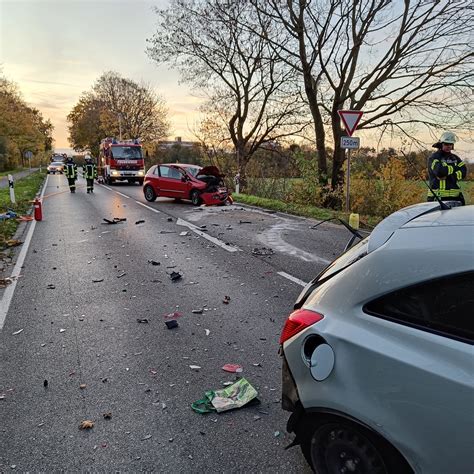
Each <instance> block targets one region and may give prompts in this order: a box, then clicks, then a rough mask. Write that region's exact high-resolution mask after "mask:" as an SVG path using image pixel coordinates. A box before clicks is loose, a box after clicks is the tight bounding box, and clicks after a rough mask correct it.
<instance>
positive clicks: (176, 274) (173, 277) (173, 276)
mask: <svg viewBox="0 0 474 474" xmlns="http://www.w3.org/2000/svg"><path fill="white" fill-rule="evenodd" d="M182 277H183V275H181V273H179V272H171V274H170V278H171V281H178V280H180V279H181V278H182Z"/></svg>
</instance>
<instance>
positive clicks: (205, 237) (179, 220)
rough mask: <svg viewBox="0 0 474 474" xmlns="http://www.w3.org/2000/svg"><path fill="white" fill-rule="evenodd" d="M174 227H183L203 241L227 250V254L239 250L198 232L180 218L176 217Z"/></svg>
mask: <svg viewBox="0 0 474 474" xmlns="http://www.w3.org/2000/svg"><path fill="white" fill-rule="evenodd" d="M176 225H181V226H184V227H187V228H188V229H191V230H192V231H193V232H194V233H195V234H197V235H199V236H201V237H203V238H204V239H207V240H209V241H210V242H212V243H213V244H216V245H218V246H219V247H222V248H223V249H224V250H227V252H239V251H240V249H239V248H238V247H235V246H233V245H232V246H231V245H226V243H225V242H222V240H219V239H216V238H215V237H211V236H210V235H207V234H206V233H205V232H203V231H201V230H199V229H198V228H197V227H196V226H195V225H194V224H191V222H187V221H185V220H183V219H181V218H179V217H178V220H177V221H176Z"/></svg>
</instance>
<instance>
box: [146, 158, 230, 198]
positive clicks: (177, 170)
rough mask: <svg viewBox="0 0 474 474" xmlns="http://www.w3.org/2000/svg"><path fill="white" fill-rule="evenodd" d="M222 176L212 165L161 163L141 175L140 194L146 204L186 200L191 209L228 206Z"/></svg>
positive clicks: (226, 191)
mask: <svg viewBox="0 0 474 474" xmlns="http://www.w3.org/2000/svg"><path fill="white" fill-rule="evenodd" d="M223 177H224V175H223V174H221V172H220V171H219V169H218V168H217V167H216V166H205V167H204V168H202V167H201V166H197V165H185V164H182V163H165V164H162V165H154V166H152V167H151V168H150V169H149V170H148V172H147V174H146V175H145V181H144V183H143V194H144V195H145V199H146V200H147V201H150V202H152V201H154V200H155V199H156V198H157V197H170V198H175V199H189V200H191V202H192V203H193V204H194V205H195V206H199V205H200V204H202V203H204V204H207V205H208V206H209V205H215V204H225V203H226V202H230V203H232V202H233V201H232V197H231V196H230V192H229V190H228V189H227V187H226V185H225V184H224V181H223V179H222V178H223Z"/></svg>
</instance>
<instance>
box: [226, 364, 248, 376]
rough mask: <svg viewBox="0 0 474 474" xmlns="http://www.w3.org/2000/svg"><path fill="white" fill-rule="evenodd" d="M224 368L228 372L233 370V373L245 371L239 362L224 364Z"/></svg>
mask: <svg viewBox="0 0 474 474" xmlns="http://www.w3.org/2000/svg"><path fill="white" fill-rule="evenodd" d="M222 370H225V371H226V372H231V373H234V374H235V373H237V374H238V373H240V372H243V370H244V369H243V368H242V366H241V365H239V364H225V365H224V366H222Z"/></svg>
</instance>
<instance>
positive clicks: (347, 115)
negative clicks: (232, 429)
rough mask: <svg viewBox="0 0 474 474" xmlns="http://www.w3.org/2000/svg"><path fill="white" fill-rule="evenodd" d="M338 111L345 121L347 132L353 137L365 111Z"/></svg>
mask: <svg viewBox="0 0 474 474" xmlns="http://www.w3.org/2000/svg"><path fill="white" fill-rule="evenodd" d="M337 113H338V114H339V117H341V119H342V121H343V122H344V127H346V132H347V133H348V134H349V136H350V137H352V134H353V133H354V131H355V129H356V128H357V125H358V124H359V121H360V118H361V117H362V115H363V113H364V112H361V111H360V110H338V111H337Z"/></svg>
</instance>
